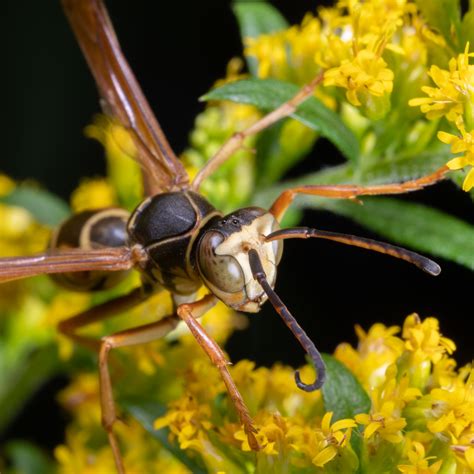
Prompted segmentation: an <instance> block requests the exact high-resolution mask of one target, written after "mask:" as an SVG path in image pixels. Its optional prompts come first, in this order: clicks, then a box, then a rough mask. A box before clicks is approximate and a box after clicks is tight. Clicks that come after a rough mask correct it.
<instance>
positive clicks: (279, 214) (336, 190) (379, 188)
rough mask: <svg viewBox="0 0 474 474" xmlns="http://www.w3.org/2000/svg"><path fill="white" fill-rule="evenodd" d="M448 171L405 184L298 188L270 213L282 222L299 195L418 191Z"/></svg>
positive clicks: (349, 195) (278, 201)
mask: <svg viewBox="0 0 474 474" xmlns="http://www.w3.org/2000/svg"><path fill="white" fill-rule="evenodd" d="M448 171H450V170H449V168H448V167H447V166H442V167H441V168H439V169H437V170H436V171H434V172H433V173H431V174H429V175H426V176H422V177H421V178H418V179H412V180H410V181H405V182H403V183H392V184H378V185H374V186H357V185H353V184H336V185H306V186H297V187H294V188H290V189H287V190H286V191H283V192H282V193H281V194H280V195H279V196H278V198H277V199H276V200H275V202H274V203H273V204H272V207H271V208H270V213H271V214H273V215H274V216H275V219H277V220H278V221H281V219H282V218H283V216H284V215H285V212H286V210H287V209H288V207H289V206H290V205H291V203H292V202H293V199H294V198H295V197H296V196H297V195H298V194H310V195H313V196H321V197H328V198H333V199H354V198H356V197H357V196H375V195H378V194H403V193H408V192H411V191H417V190H419V189H423V188H424V187H426V186H430V185H432V184H435V183H437V182H438V181H441V180H442V179H443V178H444V177H445V175H446V173H448Z"/></svg>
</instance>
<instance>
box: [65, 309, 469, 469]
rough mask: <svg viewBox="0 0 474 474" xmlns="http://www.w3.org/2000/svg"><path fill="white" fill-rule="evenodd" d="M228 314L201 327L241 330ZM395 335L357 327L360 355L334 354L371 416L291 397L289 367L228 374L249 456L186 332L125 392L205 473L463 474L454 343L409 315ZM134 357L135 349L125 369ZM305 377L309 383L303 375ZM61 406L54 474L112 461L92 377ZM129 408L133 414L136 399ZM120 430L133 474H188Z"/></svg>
mask: <svg viewBox="0 0 474 474" xmlns="http://www.w3.org/2000/svg"><path fill="white" fill-rule="evenodd" d="M226 312H227V316H226ZM229 314H230V312H229V311H228V310H226V309H225V308H224V307H223V306H222V307H220V308H218V309H217V310H215V311H214V312H213V313H212V314H210V315H209V316H207V317H206V318H207V321H206V322H205V323H206V325H207V327H208V328H211V327H212V326H213V323H212V321H213V320H214V321H218V320H220V319H221V318H224V319H225V320H227V321H228V322H227V327H229V326H228V325H229V324H230V327H233V326H235V324H236V323H237V325H238V322H237V321H235V320H233V322H232V318H231V319H229ZM399 333H400V328H398V327H385V326H384V325H382V324H380V323H378V324H375V325H374V326H372V327H371V328H370V329H369V330H368V331H367V332H365V331H363V330H362V329H361V328H359V327H358V328H357V334H358V336H359V343H358V346H357V347H355V348H354V347H352V346H350V345H349V344H345V343H344V344H340V345H339V346H338V347H337V349H336V351H335V354H334V357H335V358H336V359H337V360H339V361H340V362H342V363H343V364H344V365H345V366H346V367H347V368H348V369H350V370H351V371H353V372H354V373H355V374H356V375H357V379H358V381H359V383H360V384H361V388H360V389H361V390H365V391H366V392H367V393H368V394H369V396H370V401H371V408H370V410H369V411H368V412H365V413H355V414H354V415H353V416H352V417H349V418H338V419H335V418H334V413H333V412H331V411H326V409H325V403H326V401H325V400H324V397H322V396H321V393H320V392H316V393H306V392H303V391H301V390H299V389H298V388H297V387H296V386H295V384H294V380H293V376H292V375H293V369H292V368H290V367H286V366H282V365H278V364H277V365H275V366H273V367H272V368H264V367H259V368H257V367H256V366H255V364H254V363H252V362H250V361H247V360H243V361H240V362H238V363H237V364H235V365H234V366H231V368H230V370H231V374H232V376H233V378H234V380H235V382H236V384H237V386H238V387H239V389H240V391H241V392H242V395H243V397H244V399H245V401H246V403H247V404H248V406H249V408H250V411H251V413H252V415H253V417H254V420H255V425H256V427H257V429H258V433H257V440H258V442H259V444H260V446H261V450H260V451H259V452H258V453H254V452H252V451H251V450H250V446H249V444H248V440H247V437H246V435H245V433H244V431H243V429H242V428H241V426H240V424H239V422H238V421H237V418H236V414H235V412H234V410H233V408H232V406H231V404H230V402H229V400H228V397H227V395H226V389H225V386H224V383H223V382H222V380H221V379H220V377H219V374H218V372H217V370H216V369H215V367H214V366H213V365H212V364H211V363H210V362H209V360H208V359H207V357H206V356H205V355H204V354H203V353H202V351H201V350H200V348H199V347H198V346H197V344H196V343H195V342H194V341H192V340H191V339H190V338H189V334H187V332H186V331H185V332H183V333H181V335H177V336H172V337H171V339H172V340H175V337H178V340H179V341H180V344H178V345H176V344H171V345H170V344H169V342H160V343H157V344H156V345H154V346H153V349H152V351H159V353H160V358H161V361H160V362H158V363H157V364H156V365H155V373H154V375H153V379H152V381H151V379H150V377H149V376H148V374H144V373H142V374H140V373H135V374H134V384H135V387H140V388H141V389H142V390H147V393H148V394H151V399H152V400H154V403H155V404H156V405H158V406H166V410H165V412H164V414H162V415H161V416H159V417H158V418H157V419H155V420H154V422H153V428H151V427H149V430H150V431H151V432H154V433H155V437H156V438H158V439H161V440H163V439H164V440H168V442H169V443H171V445H174V446H179V447H180V449H182V450H183V454H184V455H185V457H186V459H188V460H192V462H193V463H195V464H196V465H200V466H204V468H205V470H206V471H207V472H225V473H229V474H234V473H254V472H259V473H260V472H264V473H265V472H289V473H290V472H291V473H305V472H315V473H318V472H321V473H333V472H334V473H336V472H344V473H351V472H354V473H355V472H405V473H438V472H456V473H458V474H461V473H462V474H464V473H466V474H467V473H469V472H472V470H473V469H474V463H473V450H474V447H473V440H474V370H473V369H472V367H471V366H466V367H463V368H461V369H459V370H456V368H455V367H456V363H455V362H454V360H453V359H451V358H450V355H451V353H452V352H453V351H454V348H455V347H454V343H453V342H452V341H451V340H449V339H447V338H445V337H443V336H442V335H441V334H440V332H439V328H438V321H437V320H436V319H435V318H426V319H424V320H421V319H420V318H419V317H418V315H416V314H413V315H410V316H408V317H407V318H406V320H405V323H404V325H403V329H402V331H401V334H399ZM228 335H229V332H228V331H227V330H224V331H223V332H221V331H220V330H217V331H215V332H214V334H213V336H214V337H215V338H217V339H218V340H220V341H221V342H223V341H224V340H225V338H226V337H227V336H228ZM141 357H145V355H144V354H141V353H140V352H139V351H138V352H136V353H135V354H134V357H133V358H134V363H135V364H136V362H137V360H138V359H140V358H141ZM146 357H148V355H146ZM137 358H138V359H137ZM119 363H121V364H125V366H123V367H121V368H120V371H119V375H118V378H117V380H116V383H117V384H118V385H120V384H121V383H123V381H125V380H127V376H128V375H127V374H128V372H127V371H129V370H133V369H132V367H131V366H128V362H124V360H123V359H120V360H119ZM138 365H139V364H138ZM135 370H136V369H135ZM302 371H303V374H302V375H303V377H308V378H310V377H311V372H312V369H311V368H310V367H309V366H304V367H303V368H302ZM173 373H174V374H175V377H174V378H173ZM176 374H178V377H176ZM328 383H330V382H328ZM153 387H159V389H158V390H159V391H157V392H154V388H153ZM362 387H363V389H362ZM61 401H62V403H63V404H64V405H65V406H66V407H67V408H68V409H69V410H70V411H71V413H72V414H73V416H74V422H73V423H72V425H71V426H70V428H69V430H68V436H67V443H66V444H65V445H63V446H60V447H58V448H57V450H56V457H57V460H58V461H59V462H60V465H61V469H62V472H88V471H80V470H77V469H78V467H77V466H82V468H83V469H85V467H86V466H87V463H89V465H90V467H89V468H90V469H92V466H93V467H94V469H96V470H95V471H92V470H91V472H100V471H101V469H106V468H107V466H109V465H110V463H111V462H112V461H111V459H112V458H111V455H110V453H109V452H108V451H107V449H106V446H107V441H106V437H105V435H103V434H102V435H101V434H100V433H101V427H100V412H99V410H98V382H97V378H96V377H95V376H92V375H91V374H83V375H80V376H79V377H78V378H77V379H76V381H75V382H74V383H73V385H72V386H71V387H69V388H68V389H66V390H65V391H64V392H63V394H62V395H61ZM126 406H127V405H126ZM129 406H130V405H129ZM131 407H132V408H131V412H132V413H136V412H134V409H133V402H132V403H131ZM125 421H126V425H128V426H121V425H120V423H118V433H119V437H120V439H121V441H122V443H123V449H124V450H125V462H126V463H128V466H129V469H130V471H131V472H141V471H140V469H145V470H148V471H146V472H155V471H156V470H157V469H159V468H161V466H162V463H168V469H170V471H167V472H192V471H190V470H187V468H186V467H185V466H184V465H183V464H181V463H180V462H179V461H178V460H177V459H173V458H170V456H169V453H166V452H165V451H163V447H159V446H155V442H154V441H153V440H152V438H151V436H148V437H147V436H146V435H145V433H144V430H143V429H142V428H140V427H139V426H138V425H137V424H136V421H134V420H133V419H132V418H130V416H126V418H125ZM140 421H143V420H140ZM152 421H153V420H148V422H149V423H151V422H152ZM153 430H156V431H153ZM165 446H166V444H165ZM74 469H76V470H74ZM358 469H360V471H358ZM441 469H442V470H441Z"/></svg>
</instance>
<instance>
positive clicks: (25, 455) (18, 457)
mask: <svg viewBox="0 0 474 474" xmlns="http://www.w3.org/2000/svg"><path fill="white" fill-rule="evenodd" d="M5 453H6V455H7V456H8V458H9V461H10V463H11V469H12V472H15V473H18V474H51V473H53V472H56V468H55V465H54V463H53V461H52V460H51V459H49V458H48V457H47V456H46V454H45V453H43V452H42V451H41V450H40V449H39V448H38V447H36V446H34V445H33V444H31V443H29V442H27V441H11V442H10V443H8V444H7V445H6V446H5Z"/></svg>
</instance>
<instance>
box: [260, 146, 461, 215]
mask: <svg viewBox="0 0 474 474" xmlns="http://www.w3.org/2000/svg"><path fill="white" fill-rule="evenodd" d="M450 157H451V154H450V153H449V151H446V152H445V151H436V152H426V153H423V154H419V155H417V156H401V157H397V158H394V159H393V160H390V161H388V160H385V161H382V160H381V161H380V162H377V163H375V164H373V165H372V166H370V167H367V168H364V169H363V170H362V169H357V168H355V167H354V166H353V165H352V164H350V163H349V164H345V165H340V166H333V167H332V168H326V169H324V170H322V171H317V172H315V173H309V174H306V175H304V176H301V177H300V178H297V179H294V180H291V181H286V182H283V183H278V184H276V185H274V186H270V187H267V188H265V189H262V190H261V191H259V192H258V193H257V194H256V196H255V197H254V201H253V202H254V204H255V205H258V206H261V207H268V206H270V205H271V204H272V202H273V201H274V200H275V199H276V198H277V197H278V195H279V194H280V193H282V192H283V191H284V190H285V189H288V188H291V187H294V186H301V185H305V184H359V185H364V186H368V185H371V184H386V183H399V182H402V181H407V180H410V179H415V178H419V177H421V176H426V175H427V174H430V173H432V172H434V171H435V170H437V169H438V168H439V167H441V166H442V165H443V164H445V163H446V162H447V161H448V160H449V159H450ZM453 176H456V175H453ZM461 182H462V180H461ZM312 199H314V200H317V199H318V198H312ZM324 201H328V199H324V200H323V201H322V202H324ZM311 207H314V203H313V204H312V205H311Z"/></svg>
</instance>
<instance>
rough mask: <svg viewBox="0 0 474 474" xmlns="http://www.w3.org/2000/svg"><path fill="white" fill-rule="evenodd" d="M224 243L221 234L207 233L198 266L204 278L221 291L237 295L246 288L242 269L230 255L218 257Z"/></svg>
mask: <svg viewBox="0 0 474 474" xmlns="http://www.w3.org/2000/svg"><path fill="white" fill-rule="evenodd" d="M223 241H224V236H223V235H222V234H221V233H219V232H206V233H205V234H204V236H203V238H202V239H201V241H200V243H199V250H198V255H197V259H198V265H199V269H200V271H201V274H202V276H203V277H204V278H205V279H206V280H207V281H208V282H209V283H211V284H212V285H213V286H214V287H216V288H217V289H219V290H220V291H223V292H226V293H237V292H240V291H242V289H243V287H244V286H245V279H244V275H243V272H242V268H241V266H240V264H239V262H237V260H236V259H235V258H234V257H232V256H230V255H216V249H217V247H219V245H220V244H221V243H222V242H223Z"/></svg>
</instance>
